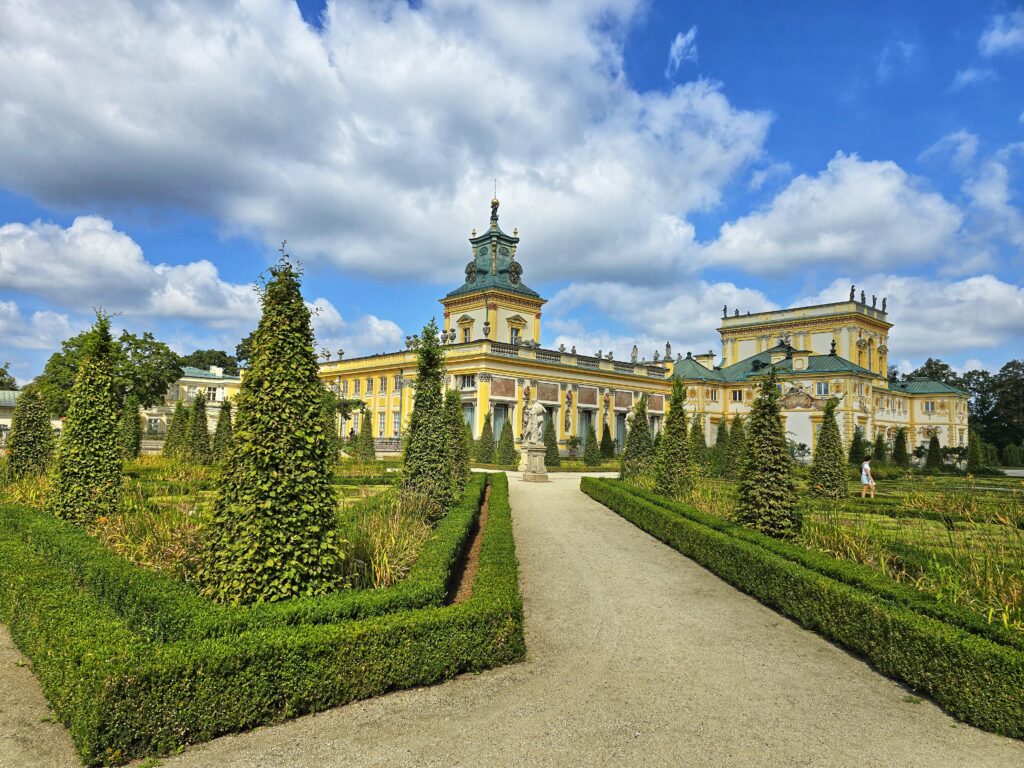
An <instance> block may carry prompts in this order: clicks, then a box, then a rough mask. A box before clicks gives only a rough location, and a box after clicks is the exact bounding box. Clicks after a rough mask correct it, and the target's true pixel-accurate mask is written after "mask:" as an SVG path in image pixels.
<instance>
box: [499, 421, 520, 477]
mask: <svg viewBox="0 0 1024 768" xmlns="http://www.w3.org/2000/svg"><path fill="white" fill-rule="evenodd" d="M518 459H519V455H518V454H517V453H516V442H515V437H514V436H513V435H512V421H511V420H510V419H505V423H504V424H502V425H501V434H500V435H498V449H497V451H495V455H494V463H495V464H501V465H503V466H508V465H509V464H515V463H516V461H517V460H518Z"/></svg>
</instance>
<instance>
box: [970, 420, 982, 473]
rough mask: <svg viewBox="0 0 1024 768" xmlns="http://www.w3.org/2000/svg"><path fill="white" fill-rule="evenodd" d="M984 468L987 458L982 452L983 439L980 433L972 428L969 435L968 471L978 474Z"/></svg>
mask: <svg viewBox="0 0 1024 768" xmlns="http://www.w3.org/2000/svg"><path fill="white" fill-rule="evenodd" d="M983 469H985V460H984V457H983V456H982V452H981V440H980V439H979V438H978V433H977V432H975V431H974V430H973V429H972V430H970V432H968V436H967V471H968V472H970V473H971V474H977V473H978V472H980V471H982V470H983Z"/></svg>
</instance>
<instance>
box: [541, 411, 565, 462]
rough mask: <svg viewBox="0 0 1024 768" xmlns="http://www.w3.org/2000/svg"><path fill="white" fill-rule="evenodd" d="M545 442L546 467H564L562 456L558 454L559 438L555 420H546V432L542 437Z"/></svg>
mask: <svg viewBox="0 0 1024 768" xmlns="http://www.w3.org/2000/svg"><path fill="white" fill-rule="evenodd" d="M541 437H542V439H543V440H544V466H546V467H560V466H562V454H561V453H559V452H558V436H557V435H556V434H555V420H554V419H546V420H545V422H544V432H543V433H542V435H541Z"/></svg>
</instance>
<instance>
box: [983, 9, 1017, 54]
mask: <svg viewBox="0 0 1024 768" xmlns="http://www.w3.org/2000/svg"><path fill="white" fill-rule="evenodd" d="M978 50H979V51H980V52H981V55H982V56H996V55H998V54H1001V53H1012V52H1015V51H1024V8H1015V9H1014V10H1012V11H1010V12H1009V13H1006V14H998V15H996V16H994V17H993V18H992V21H991V23H990V24H989V25H988V27H986V28H985V31H984V32H982V34H981V38H980V39H979V40H978Z"/></svg>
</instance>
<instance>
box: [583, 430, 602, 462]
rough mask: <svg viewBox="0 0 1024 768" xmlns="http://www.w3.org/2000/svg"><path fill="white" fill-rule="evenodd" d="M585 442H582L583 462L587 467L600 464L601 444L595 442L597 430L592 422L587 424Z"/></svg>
mask: <svg viewBox="0 0 1024 768" xmlns="http://www.w3.org/2000/svg"><path fill="white" fill-rule="evenodd" d="M586 438H587V439H586V442H585V443H584V444H583V463H584V464H585V465H586V466H588V467H596V466H599V465H600V464H601V446H600V444H599V443H598V442H597V432H595V431H594V425H593V423H591V424H588V425H587V435H586Z"/></svg>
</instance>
